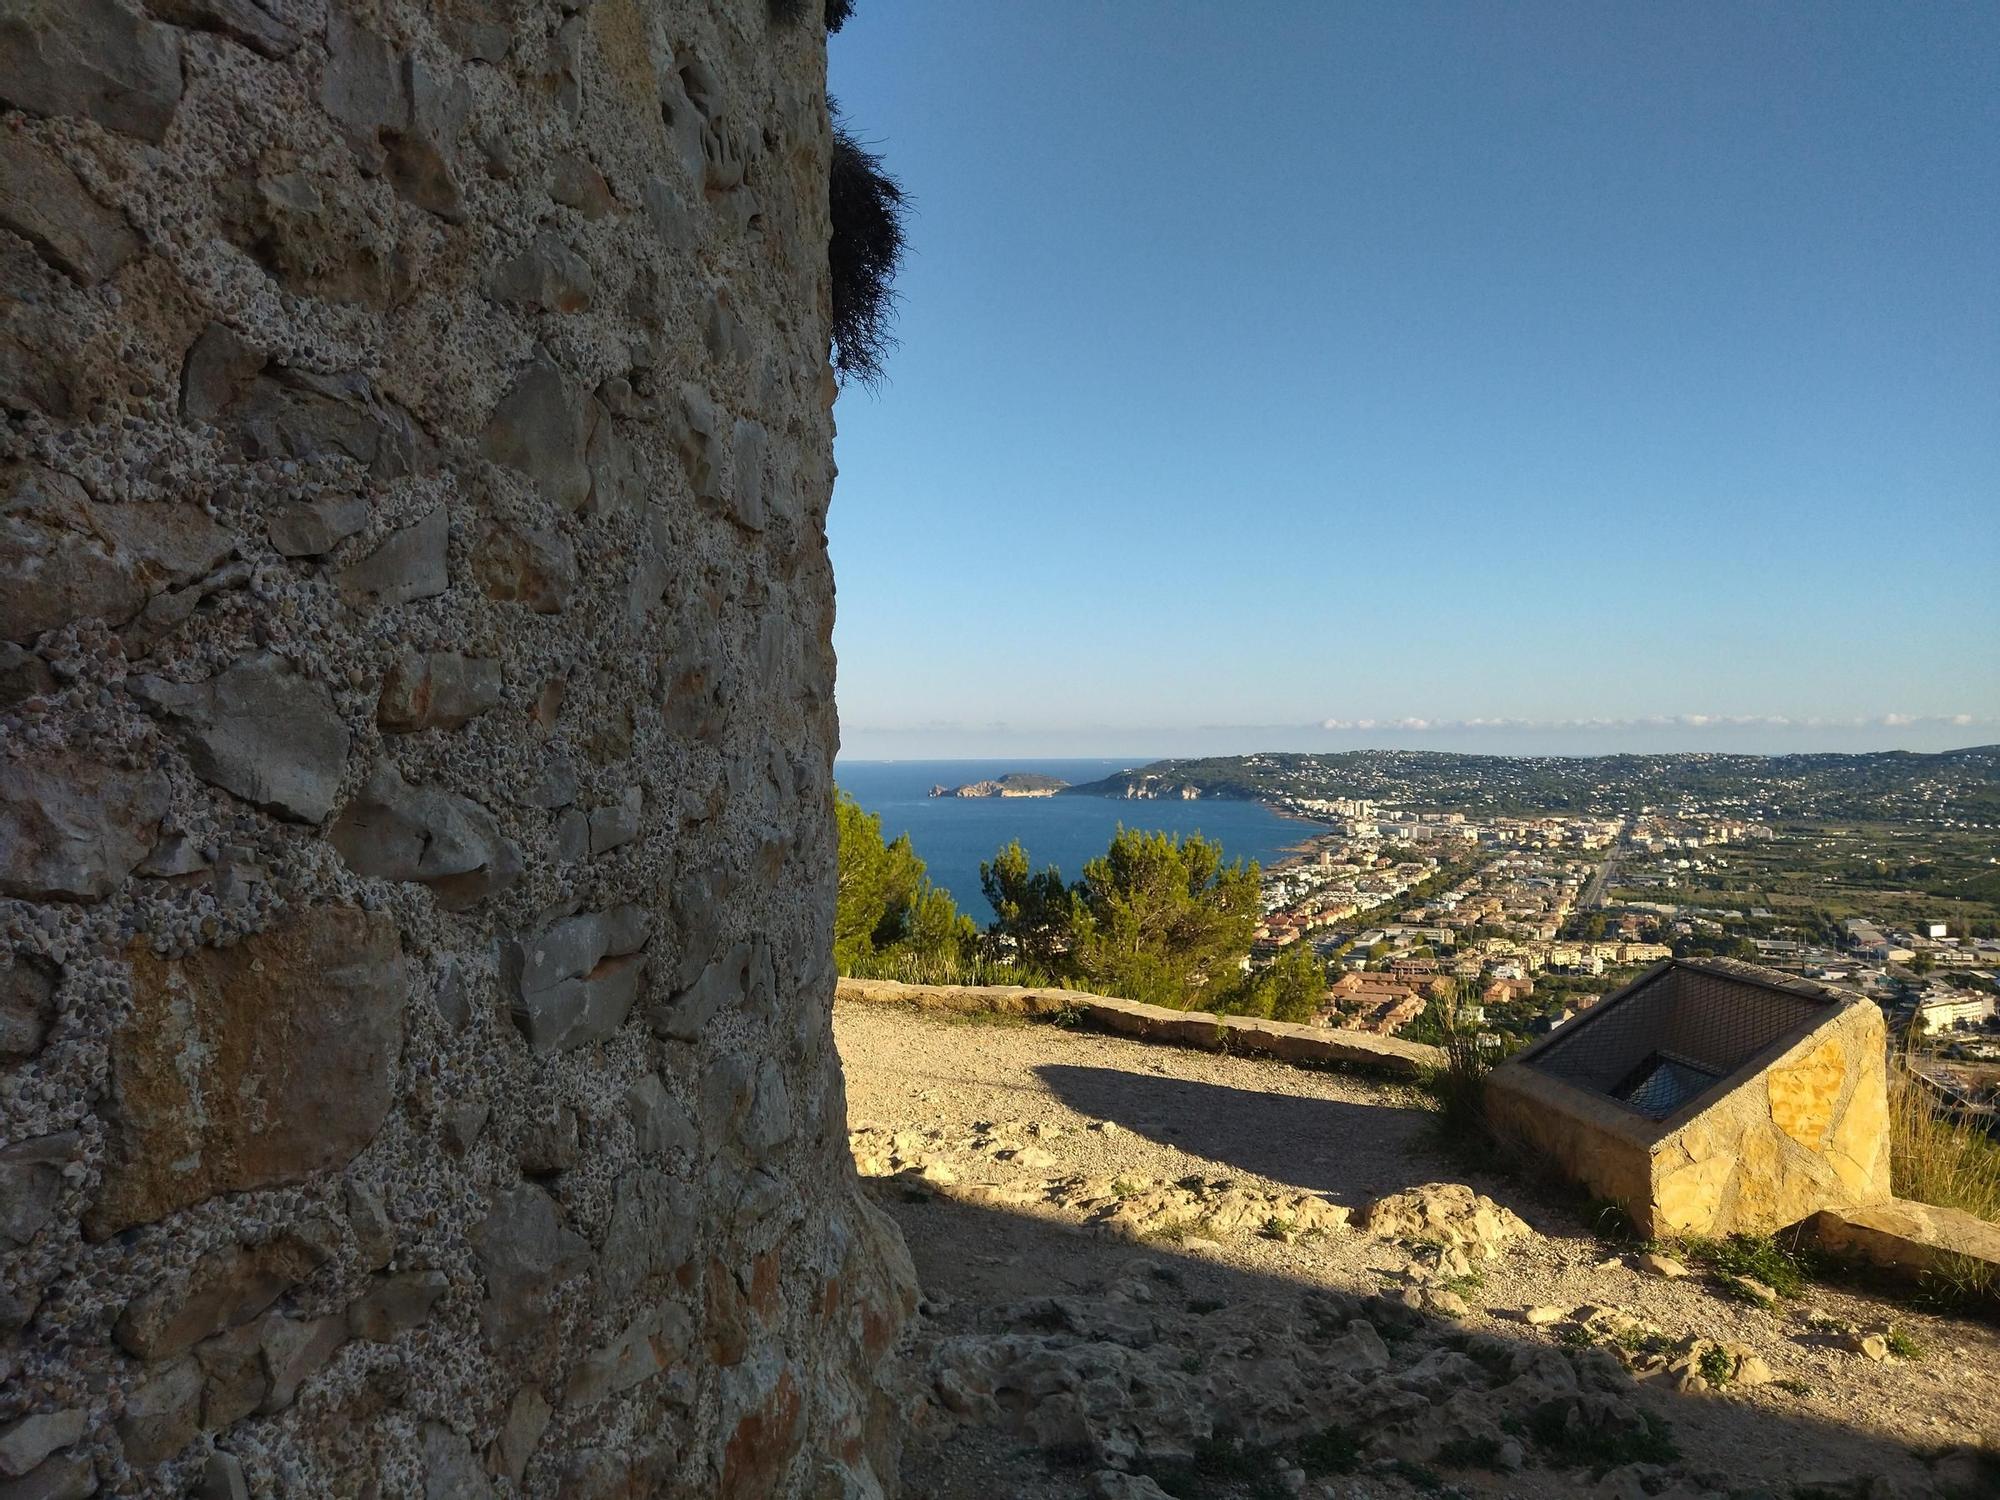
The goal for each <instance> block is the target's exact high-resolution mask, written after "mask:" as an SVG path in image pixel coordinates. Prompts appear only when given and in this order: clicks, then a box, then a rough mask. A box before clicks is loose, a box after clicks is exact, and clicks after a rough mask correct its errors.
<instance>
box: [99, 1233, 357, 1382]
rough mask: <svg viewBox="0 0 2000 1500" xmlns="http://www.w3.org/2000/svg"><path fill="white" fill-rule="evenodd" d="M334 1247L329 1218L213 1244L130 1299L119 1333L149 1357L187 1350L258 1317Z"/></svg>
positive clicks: (123, 1343)
mask: <svg viewBox="0 0 2000 1500" xmlns="http://www.w3.org/2000/svg"><path fill="white" fill-rule="evenodd" d="M330 1253H331V1246H330V1237H329V1235H328V1232H327V1229H326V1226H325V1225H324V1224H313V1225H309V1226H307V1227H306V1228H304V1229H303V1230H300V1231H289V1230H288V1231H284V1232H281V1233H279V1234H277V1235H275V1236H273V1237H272V1238H271V1239H268V1240H266V1241H264V1242H262V1243H261V1244H255V1245H227V1246H223V1247H221V1248H219V1249H216V1250H211V1251H210V1252H209V1253H208V1254H207V1255H205V1256H203V1257H202V1258H201V1259H200V1260H199V1261H197V1262H196V1263H195V1265H194V1266H193V1267H192V1268H191V1269H190V1270H189V1271H188V1272H187V1273H186V1274H185V1276H176V1277H173V1278H170V1279H168V1280H167V1281H165V1282H162V1283H161V1284H159V1285H157V1286H154V1287H151V1288H149V1289H147V1290H146V1291H143V1292H141V1293H140V1294H139V1295H138V1296H137V1297H135V1298H133V1299H132V1301H131V1302H129V1303H128V1304H126V1307H125V1311H124V1313H123V1314H122V1315H121V1316H120V1317H119V1319H118V1324H117V1326H116V1328H114V1329H113V1334H114V1335H115V1337H116V1338H117V1340H118V1343H119V1345H120V1347H122V1348H123V1349H124V1350H125V1351H126V1352H127V1353H129V1354H133V1355H136V1356H137V1357H138V1358H140V1359H144V1360H161V1359H171V1358H173V1357H174V1356H175V1355H178V1354H184V1353H186V1352H187V1351H188V1350H190V1349H192V1348H193V1347H194V1346H195V1345H196V1344H198V1343H200V1342H201V1341H202V1340H203V1339H206V1338H208V1337H209V1336H210V1335H211V1334H217V1333H221V1332H223V1331H224V1330H225V1329H230V1328H235V1327H238V1326H240V1325H242V1324H244V1323H248V1322H250V1321H251V1320H252V1319H254V1318H256V1317H257V1316H258V1315H259V1314H260V1313H262V1312H263V1311H264V1310H265V1309H266V1308H268V1307H269V1306H270V1305H271V1304H272V1303H273V1302H275V1301H277V1300H278V1298H279V1297H281V1296H282V1295H284V1293H285V1292H287V1291H289V1290H290V1289H291V1288H292V1287H294V1286H297V1285H298V1284H299V1283H300V1282H301V1281H304V1280H305V1279H306V1278H307V1277H308V1276H310V1275H312V1273H313V1272H314V1271H315V1270H317V1269H318V1268H319V1267H320V1266H321V1265H322V1264H323V1263H324V1262H325V1261H326V1259H327V1257H328V1255H329V1254H330Z"/></svg>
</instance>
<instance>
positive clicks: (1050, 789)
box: [931, 771, 1069, 797]
mask: <svg viewBox="0 0 2000 1500" xmlns="http://www.w3.org/2000/svg"><path fill="white" fill-rule="evenodd" d="M1068 789H1069V783H1068V782H1067V781H1064V780H1063V779H1062V778H1061V777H1060V776H1043V775H1040V774H1039V773H1037V772H1034V771H1010V772H1008V773H1007V774H1006V775H1005V776H996V777H994V778H993V779H992V780H990V781H968V782H966V783H965V785H964V786H934V787H932V788H931V795H932V796H933V797H1053V796H1054V795H1055V794H1056V793H1057V792H1061V791H1067V790H1068Z"/></svg>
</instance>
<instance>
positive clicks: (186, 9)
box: [147, 0, 302, 58]
mask: <svg viewBox="0 0 2000 1500" xmlns="http://www.w3.org/2000/svg"><path fill="white" fill-rule="evenodd" d="M147 8H148V9H150V10H151V11H152V13H153V14H154V15H156V16H158V17H159V18H160V19H161V20H162V21H172V22H173V23H174V24H175V25H177V26H188V27H192V28H195V29H197V30H200V31H218V32H221V33H222V35H224V36H226V37H228V38H230V39H231V40H232V41H238V42H241V43H242V44H243V45H244V46H246V47H248V48H249V49H250V50H251V51H252V52H259V53H262V54H263V55H264V56H265V57H271V58H282V57H290V56H291V55H292V54H293V53H294V52H296V51H298V50H299V42H300V41H301V40H302V38H301V37H300V35H299V33H298V31H297V29H296V28H294V27H292V26H289V25H287V24H286V23H285V22H283V21H281V20H279V19H278V18H277V17H276V16H274V15H272V14H271V12H270V11H268V10H266V9H265V8H264V6H263V5H262V4H261V3H260V0H148V3H147Z"/></svg>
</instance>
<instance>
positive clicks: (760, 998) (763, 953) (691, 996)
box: [650, 940, 776, 1042]
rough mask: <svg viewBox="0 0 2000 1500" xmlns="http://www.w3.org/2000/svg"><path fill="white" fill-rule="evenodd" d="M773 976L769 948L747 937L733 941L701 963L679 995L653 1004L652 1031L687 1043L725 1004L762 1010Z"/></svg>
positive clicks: (694, 1038) (695, 1036) (769, 992)
mask: <svg viewBox="0 0 2000 1500" xmlns="http://www.w3.org/2000/svg"><path fill="white" fill-rule="evenodd" d="M775 983H776V977H775V975H774V974H773V973H772V970H771V955H770V949H769V948H768V947H767V946H766V945H765V944H763V943H760V942H757V941H754V940H748V941H745V942H741V943H737V944H734V945H733V946H732V947H731V948H730V950H729V951H728V952H727V953H725V954H723V955H722V956H721V957H720V958H717V959H715V960H714V961H713V962H710V963H708V964H706V965H704V966H703V968H702V969H701V974H700V977H699V978H698V979H697V980H695V982H694V983H693V984H692V985H691V986H689V987H688V988H687V989H686V990H684V991H683V992H682V993H681V994H679V995H675V996H672V997H671V998H669V999H668V1000H667V1001H666V1002H665V1003H663V1004H661V1005H659V1006H656V1007H655V1008H654V1010H653V1013H652V1015H651V1017H650V1020H651V1022H652V1026H653V1030H654V1031H655V1032H656V1033H657V1034H658V1035H660V1036H662V1037H664V1038H666V1039H668V1040H669V1041H677V1042H691V1041H694V1040H696V1039H697V1038H698V1037H700V1035H701V1034H702V1030H703V1028H705V1027H706V1026H707V1025H708V1024H709V1022H711V1021H712V1020H714V1019H715V1017H716V1016H717V1015H718V1014H719V1013H720V1012H721V1011H722V1010H723V1009H725V1008H726V1007H730V1006H737V1005H742V1006H747V1007H750V1008H753V1009H759V1010H761V1009H763V1008H764V1007H766V1006H768V1005H769V1004H770V1000H771V995H772V991H773V987H774V985H775Z"/></svg>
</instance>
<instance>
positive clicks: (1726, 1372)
mask: <svg viewBox="0 0 2000 1500" xmlns="http://www.w3.org/2000/svg"><path fill="white" fill-rule="evenodd" d="M1695 1368H1696V1370H1697V1371H1698V1372H1699V1374H1700V1375H1701V1378H1702V1379H1703V1380H1706V1381H1707V1382H1708V1383H1709V1384H1710V1385H1712V1386H1714V1387H1715V1388H1716V1389H1717V1390H1721V1389H1722V1387H1724V1386H1725V1385H1728V1384H1729V1382H1730V1381H1731V1380H1733V1379H1735V1378H1736V1361H1735V1360H1733V1359H1731V1358H1730V1357H1729V1356H1728V1355H1727V1354H1726V1353H1724V1352H1723V1351H1722V1350H1721V1349H1717V1348H1709V1349H1704V1350H1702V1351H1701V1358H1700V1359H1699V1360H1697V1361H1696V1362H1695Z"/></svg>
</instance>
